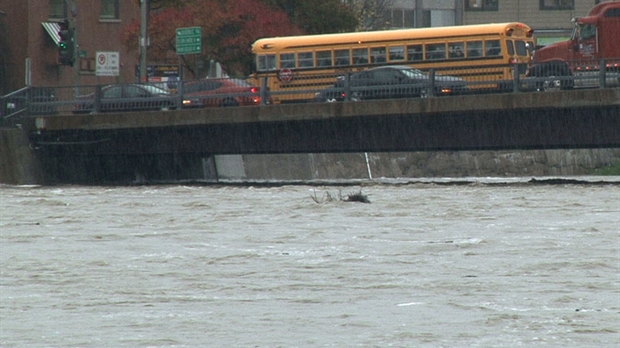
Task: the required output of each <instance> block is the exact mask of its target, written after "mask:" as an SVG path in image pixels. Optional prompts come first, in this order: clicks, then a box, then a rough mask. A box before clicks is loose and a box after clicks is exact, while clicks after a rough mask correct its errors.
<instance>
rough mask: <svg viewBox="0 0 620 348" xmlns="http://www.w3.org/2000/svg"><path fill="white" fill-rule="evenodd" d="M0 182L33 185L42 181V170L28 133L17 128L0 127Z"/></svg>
mask: <svg viewBox="0 0 620 348" xmlns="http://www.w3.org/2000/svg"><path fill="white" fill-rule="evenodd" d="M0 183H3V184H11V185H32V184H39V183H41V170H40V167H39V161H38V160H37V158H36V155H35V153H34V151H32V149H31V148H30V146H29V141H28V135H27V134H26V132H24V131H23V130H21V129H17V128H0Z"/></svg>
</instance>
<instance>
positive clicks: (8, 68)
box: [0, 0, 140, 95]
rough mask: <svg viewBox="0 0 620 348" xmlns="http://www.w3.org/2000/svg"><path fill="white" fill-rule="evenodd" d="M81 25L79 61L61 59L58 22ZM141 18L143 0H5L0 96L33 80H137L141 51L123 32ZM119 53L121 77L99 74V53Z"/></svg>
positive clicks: (0, 4) (0, 21)
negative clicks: (126, 42)
mask: <svg viewBox="0 0 620 348" xmlns="http://www.w3.org/2000/svg"><path fill="white" fill-rule="evenodd" d="M63 18H68V19H69V21H70V26H71V27H72V28H77V43H78V46H77V52H78V56H79V58H78V61H77V62H76V63H75V64H74V67H70V66H63V65H60V64H58V40H59V37H58V32H57V30H58V24H57V23H58V21H59V20H61V19H63ZM139 18H140V5H139V2H138V1H133V0H132V1H130V0H91V1H79V0H19V1H16V0H0V95H4V94H7V93H9V92H11V91H15V90H17V89H20V88H22V87H24V86H27V85H33V86H59V85H64V86H66V85H74V84H79V85H94V84H108V83H117V82H132V81H135V66H136V65H137V64H138V62H139V56H138V54H137V53H136V52H131V53H130V52H127V51H126V50H125V48H124V46H123V45H122V44H121V42H120V40H119V37H120V36H121V33H122V31H123V28H124V27H125V26H126V25H127V24H129V23H131V22H132V21H134V20H137V19H139ZM98 51H101V52H119V59H120V61H119V75H118V76H95V59H96V57H95V55H96V52H98Z"/></svg>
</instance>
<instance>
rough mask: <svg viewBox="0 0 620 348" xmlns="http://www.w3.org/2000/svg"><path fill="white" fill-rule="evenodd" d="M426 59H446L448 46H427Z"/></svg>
mask: <svg viewBox="0 0 620 348" xmlns="http://www.w3.org/2000/svg"><path fill="white" fill-rule="evenodd" d="M426 59H428V60H438V59H446V44H443V43H440V44H428V45H426Z"/></svg>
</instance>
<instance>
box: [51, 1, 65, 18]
mask: <svg viewBox="0 0 620 348" xmlns="http://www.w3.org/2000/svg"><path fill="white" fill-rule="evenodd" d="M50 18H67V6H66V3H65V0H50Z"/></svg>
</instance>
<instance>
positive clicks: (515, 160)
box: [218, 149, 620, 180]
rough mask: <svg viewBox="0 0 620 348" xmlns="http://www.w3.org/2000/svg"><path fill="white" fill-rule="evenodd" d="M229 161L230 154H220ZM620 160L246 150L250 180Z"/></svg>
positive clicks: (586, 166) (574, 168)
mask: <svg viewBox="0 0 620 348" xmlns="http://www.w3.org/2000/svg"><path fill="white" fill-rule="evenodd" d="M218 157H220V161H224V159H225V158H226V157H227V156H218ZM618 162H620V149H574V150H528V151H459V152H406V153H368V162H366V156H365V154H364V153H355V154H294V155H244V156H243V166H244V168H243V171H238V172H237V173H242V175H241V176H236V177H235V176H226V175H224V176H223V175H220V178H227V179H247V180H263V179H271V180H321V179H359V178H368V177H369V173H368V172H369V169H370V175H371V176H372V177H373V178H380V177H385V178H418V177H511V176H578V175H588V174H591V173H592V171H593V170H595V169H599V168H602V167H605V166H610V165H613V164H615V163H618Z"/></svg>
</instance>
